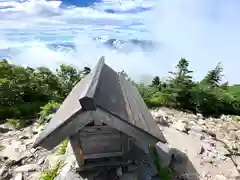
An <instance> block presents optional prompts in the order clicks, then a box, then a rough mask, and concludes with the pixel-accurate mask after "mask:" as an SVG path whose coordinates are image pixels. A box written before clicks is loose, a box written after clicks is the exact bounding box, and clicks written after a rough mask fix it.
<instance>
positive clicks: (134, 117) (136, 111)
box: [119, 76, 166, 142]
mask: <svg viewBox="0 0 240 180" xmlns="http://www.w3.org/2000/svg"><path fill="white" fill-rule="evenodd" d="M119 79H120V83H121V84H122V85H121V87H122V90H123V91H124V92H125V93H124V98H125V100H126V102H127V104H128V106H127V107H128V109H130V111H131V113H129V114H131V116H129V118H130V119H129V122H131V123H132V124H134V125H135V126H137V127H138V128H141V129H143V130H144V131H146V132H148V133H150V134H151V135H153V136H155V137H157V138H159V140H160V141H162V142H166V139H165V137H164V136H163V134H162V132H161V131H160V130H159V128H158V126H157V124H156V122H155V121H154V119H153V117H152V115H151V114H150V112H149V110H148V108H147V106H146V104H145V102H144V101H143V99H142V97H141V96H140V94H139V92H138V90H137V88H136V87H135V86H133V84H132V83H131V82H129V81H127V80H125V79H124V78H123V77H121V76H119Z"/></svg>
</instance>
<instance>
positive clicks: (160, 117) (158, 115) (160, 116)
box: [152, 110, 169, 126]
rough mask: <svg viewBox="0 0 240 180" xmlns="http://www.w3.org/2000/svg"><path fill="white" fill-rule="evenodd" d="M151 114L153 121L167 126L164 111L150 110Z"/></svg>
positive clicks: (166, 117)
mask: <svg viewBox="0 0 240 180" xmlns="http://www.w3.org/2000/svg"><path fill="white" fill-rule="evenodd" d="M152 115H153V118H154V119H155V121H156V122H157V124H160V125H163V126H169V124H168V116H167V114H166V113H165V112H164V111H162V110H158V111H157V112H152Z"/></svg>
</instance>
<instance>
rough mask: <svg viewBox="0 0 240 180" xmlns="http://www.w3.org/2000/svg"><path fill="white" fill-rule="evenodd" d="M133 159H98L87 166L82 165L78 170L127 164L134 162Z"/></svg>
mask: <svg viewBox="0 0 240 180" xmlns="http://www.w3.org/2000/svg"><path fill="white" fill-rule="evenodd" d="M132 163H133V162H132V161H119V160H118V161H117V160H115V161H114V160H110V161H98V162H95V163H92V164H86V165H85V166H81V167H78V168H76V171H77V172H82V171H89V170H96V169H97V170H100V169H101V168H104V169H105V168H106V167H108V168H109V167H112V168H113V167H119V166H125V165H128V164H132Z"/></svg>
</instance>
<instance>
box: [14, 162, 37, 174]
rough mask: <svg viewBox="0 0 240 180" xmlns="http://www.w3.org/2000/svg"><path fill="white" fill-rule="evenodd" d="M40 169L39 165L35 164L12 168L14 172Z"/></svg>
mask: <svg viewBox="0 0 240 180" xmlns="http://www.w3.org/2000/svg"><path fill="white" fill-rule="evenodd" d="M38 170H40V166H39V165H37V164H26V165H23V166H19V167H17V168H16V169H14V172H15V173H25V172H34V171H38Z"/></svg>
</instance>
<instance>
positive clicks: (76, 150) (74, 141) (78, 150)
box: [70, 134, 85, 166]
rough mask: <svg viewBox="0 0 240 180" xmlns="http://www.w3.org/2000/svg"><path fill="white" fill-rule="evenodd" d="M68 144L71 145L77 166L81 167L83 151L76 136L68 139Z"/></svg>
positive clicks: (83, 161)
mask: <svg viewBox="0 0 240 180" xmlns="http://www.w3.org/2000/svg"><path fill="white" fill-rule="evenodd" d="M70 143H71V146H72V149H73V152H74V155H75V157H76V160H77V163H78V165H79V166H83V165H84V164H85V159H84V155H83V151H82V149H81V144H80V141H79V137H78V134H76V135H74V136H72V137H71V138H70Z"/></svg>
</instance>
